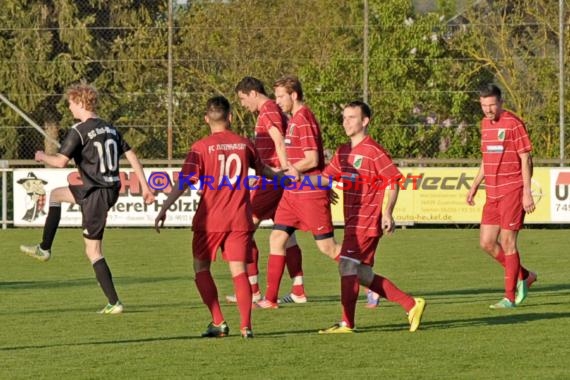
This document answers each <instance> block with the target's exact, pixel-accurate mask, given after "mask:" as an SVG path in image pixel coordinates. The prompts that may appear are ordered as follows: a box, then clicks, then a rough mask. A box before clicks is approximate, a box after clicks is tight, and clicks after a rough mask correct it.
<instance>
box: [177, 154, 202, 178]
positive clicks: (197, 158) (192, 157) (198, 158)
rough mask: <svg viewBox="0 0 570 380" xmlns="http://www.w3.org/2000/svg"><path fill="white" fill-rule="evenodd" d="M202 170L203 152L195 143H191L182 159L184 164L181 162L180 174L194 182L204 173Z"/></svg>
mask: <svg viewBox="0 0 570 380" xmlns="http://www.w3.org/2000/svg"><path fill="white" fill-rule="evenodd" d="M203 170H204V161H203V152H201V151H200V149H199V148H198V147H197V146H196V145H193V146H192V148H191V149H190V151H189V152H188V155H187V156H186V159H185V160H184V164H182V170H181V172H182V175H184V177H187V178H188V179H189V180H190V181H191V182H193V183H196V182H198V181H199V180H200V176H202V175H203V174H204V173H203Z"/></svg>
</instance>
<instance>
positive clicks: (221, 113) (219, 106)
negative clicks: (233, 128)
mask: <svg viewBox="0 0 570 380" xmlns="http://www.w3.org/2000/svg"><path fill="white" fill-rule="evenodd" d="M230 111H231V108H230V102H229V101H228V99H226V98H225V97H224V96H214V97H212V98H210V99H208V101H207V102H206V116H208V117H209V118H210V120H212V121H223V120H227V119H228V118H229V116H230Z"/></svg>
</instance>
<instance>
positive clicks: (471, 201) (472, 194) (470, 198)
mask: <svg viewBox="0 0 570 380" xmlns="http://www.w3.org/2000/svg"><path fill="white" fill-rule="evenodd" d="M476 194H477V188H475V187H472V188H471V190H469V192H468V193H467V197H466V198H465V201H466V202H467V204H468V205H469V206H475V195H476Z"/></svg>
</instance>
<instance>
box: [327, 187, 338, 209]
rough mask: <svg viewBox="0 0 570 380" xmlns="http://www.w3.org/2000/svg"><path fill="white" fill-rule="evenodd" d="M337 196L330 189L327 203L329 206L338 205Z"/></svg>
mask: <svg viewBox="0 0 570 380" xmlns="http://www.w3.org/2000/svg"><path fill="white" fill-rule="evenodd" d="M338 200H339V196H338V194H337V193H336V191H334V190H333V189H332V188H331V189H330V190H329V201H330V202H331V204H333V205H336V204H337V203H338Z"/></svg>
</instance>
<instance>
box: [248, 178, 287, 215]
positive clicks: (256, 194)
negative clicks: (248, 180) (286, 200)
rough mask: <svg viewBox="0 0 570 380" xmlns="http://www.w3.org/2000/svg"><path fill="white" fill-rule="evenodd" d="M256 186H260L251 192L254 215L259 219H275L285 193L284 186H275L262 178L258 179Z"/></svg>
mask: <svg viewBox="0 0 570 380" xmlns="http://www.w3.org/2000/svg"><path fill="white" fill-rule="evenodd" d="M255 186H258V187H259V188H258V189H255V190H250V193H249V194H250V195H249V198H250V199H251V208H252V210H253V216H254V217H256V218H257V219H258V220H266V219H273V218H274V217H275V211H277V205H279V200H280V199H281V195H282V194H283V188H282V187H281V186H277V187H274V186H273V185H272V184H267V183H263V182H261V180H258V181H257V183H256V184H255Z"/></svg>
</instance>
